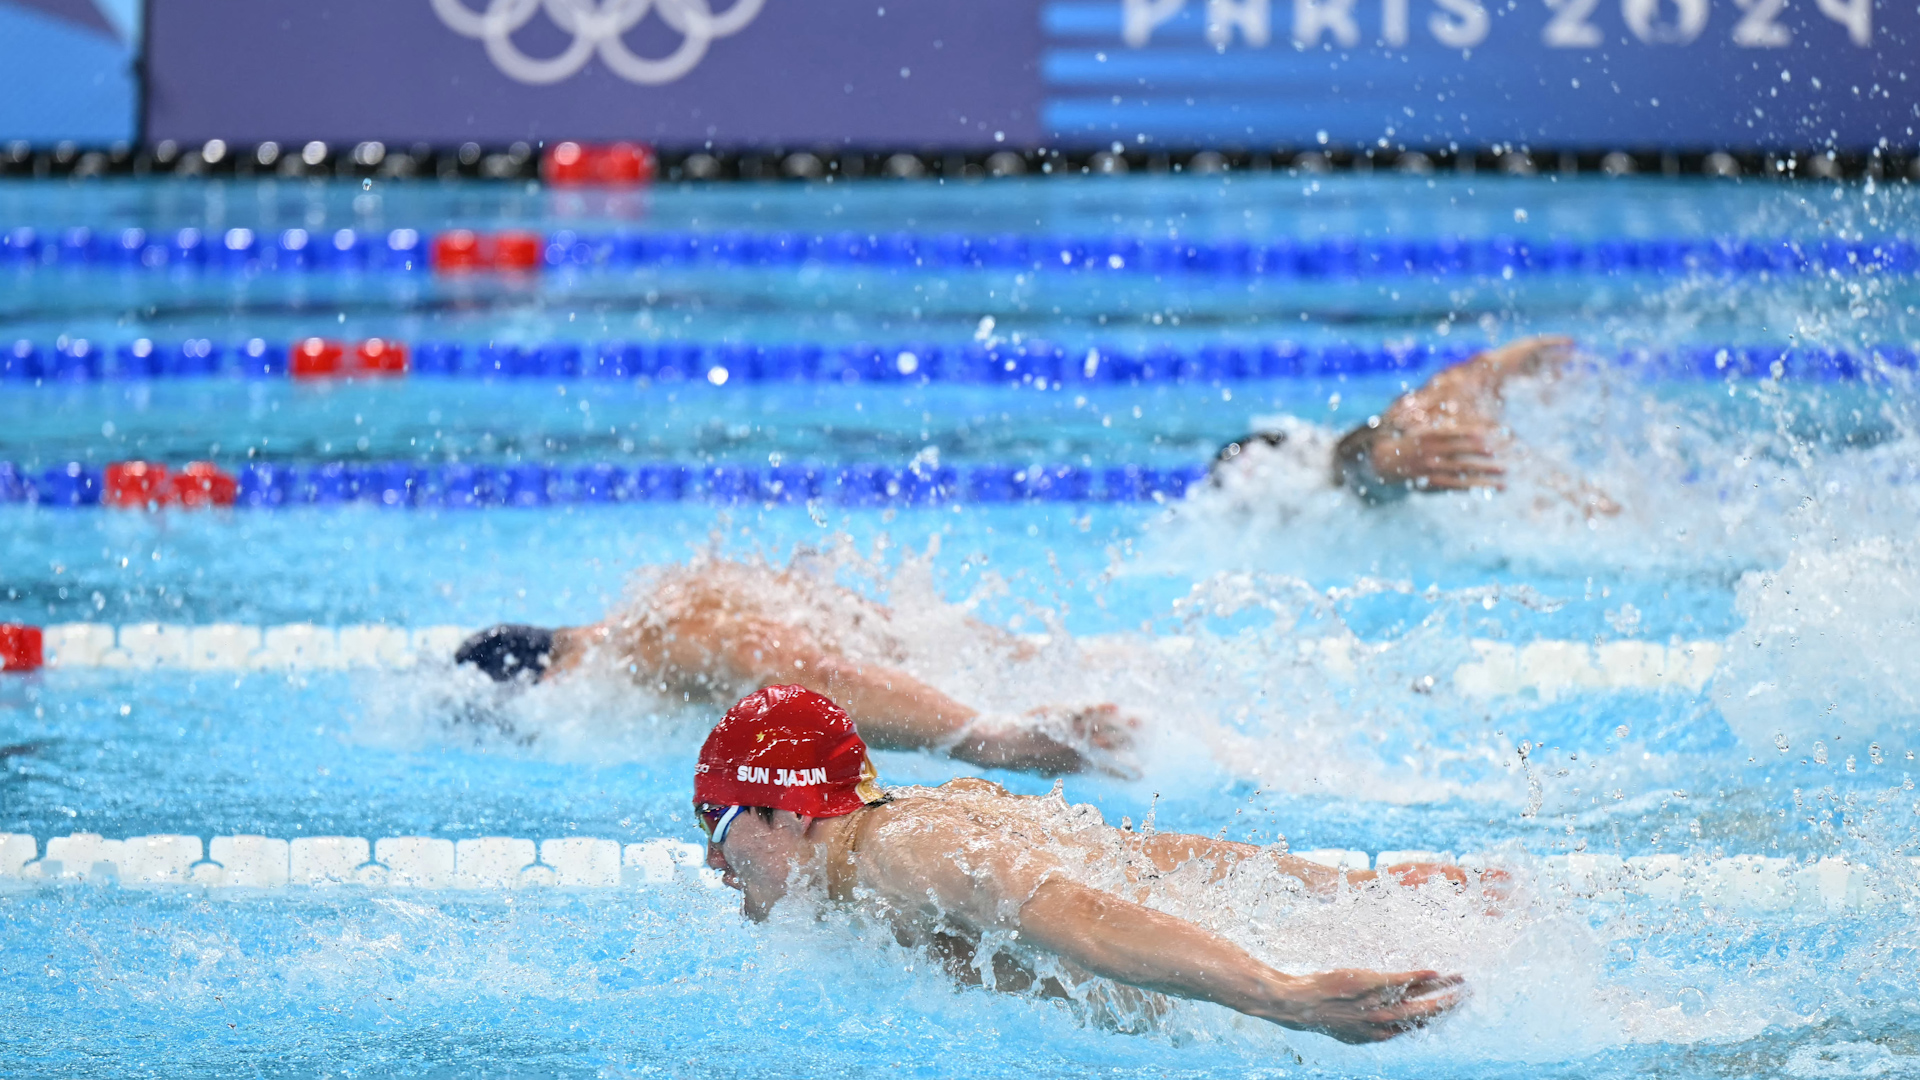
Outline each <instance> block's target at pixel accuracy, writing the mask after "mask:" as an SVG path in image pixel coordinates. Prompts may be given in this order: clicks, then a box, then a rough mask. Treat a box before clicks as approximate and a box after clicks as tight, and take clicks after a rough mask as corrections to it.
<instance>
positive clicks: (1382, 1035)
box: [693, 686, 1466, 1043]
mask: <svg viewBox="0 0 1920 1080" xmlns="http://www.w3.org/2000/svg"><path fill="white" fill-rule="evenodd" d="M694 768H695V773H694V782H693V790H694V796H693V801H694V811H695V814H696V816H697V817H698V819H699V822H700V827H701V829H702V830H703V831H704V832H705V833H706V834H707V839H708V845H707V864H708V865H709V866H711V867H713V868H714V869H716V870H719V871H721V872H722V875H723V880H724V881H725V882H726V884H727V885H729V886H731V887H732V888H735V889H738V890H740V891H741V893H743V894H744V895H745V898H746V899H745V903H744V910H745V913H746V915H747V916H748V917H749V918H752V919H755V920H759V919H764V918H766V917H767V913H768V912H769V911H770V910H771V909H772V908H773V906H774V905H775V904H776V903H777V902H779V901H780V899H781V898H782V897H784V896H785V895H787V893H788V892H789V891H792V890H795V889H800V890H805V891H807V892H810V893H812V894H814V895H816V896H823V897H825V898H826V899H828V900H829V901H832V902H835V903H839V904H848V905H858V906H859V907H861V908H862V909H863V910H866V911H868V912H870V913H872V914H875V915H877V916H879V917H881V918H884V919H886V920H888V921H889V922H890V923H891V924H892V926H893V929H894V931H895V934H896V936H897V937H898V938H899V940H900V941H902V942H903V943H906V944H918V945H922V946H925V947H926V948H928V949H929V950H930V951H931V952H933V953H934V954H935V955H936V956H938V957H940V958H941V959H942V960H943V961H944V962H945V964H946V967H947V969H948V970H949V971H950V972H952V973H953V974H954V975H955V976H956V977H958V978H961V979H963V980H967V981H972V982H979V981H980V980H981V976H980V967H979V964H980V961H981V959H984V960H986V961H987V962H990V963H992V965H993V970H994V973H995V978H994V985H995V986H996V987H997V988H1000V989H1007V990H1014V991H1020V990H1033V991H1037V992H1040V993H1043V994H1051V995H1065V994H1066V986H1065V983H1064V981H1063V980H1071V981H1074V982H1076V983H1077V982H1080V981H1082V980H1084V979H1085V978H1087V977H1100V978H1105V979H1109V980H1112V981H1113V982H1116V983H1122V984H1126V985H1127V986H1130V987H1134V988H1137V989H1138V990H1140V991H1145V992H1147V994H1148V995H1153V994H1165V995H1172V996H1174V997H1184V998H1192V999H1195V1000H1199V1001H1211V1002H1214V1003H1216V1004H1220V1005H1225V1006H1226V1007H1228V1008H1230V1009H1234V1010H1236V1011H1239V1012H1242V1013H1246V1014H1247V1015H1249V1016H1256V1017H1259V1018H1261V1019H1263V1020H1270V1021H1272V1022H1274V1023H1276V1024H1280V1025H1282V1026H1284V1027H1290V1028H1297V1029H1299V1030H1302V1031H1317V1032H1321V1033H1324V1034H1327V1035H1331V1036H1333V1037H1334V1038H1336V1039H1340V1040H1342V1041H1344V1042H1355V1043H1361V1042H1376V1041H1379V1040H1381V1039H1387V1038H1391V1037H1393V1036H1394V1035H1397V1034H1399V1033H1401V1032H1404V1031H1408V1030H1411V1029H1413V1028H1416V1027H1419V1026H1421V1025H1423V1024H1426V1023H1429V1022H1431V1021H1432V1020H1434V1019H1437V1018H1438V1017H1440V1016H1442V1015H1444V1014H1445V1013H1447V1012H1448V1011H1449V1010H1451V1009H1452V1008H1453V1007H1454V1006H1455V1005H1457V1004H1459V1002H1460V1001H1461V999H1462V996H1463V994H1464V991H1463V989H1462V986H1461V980H1460V978H1459V977H1458V976H1455V975H1443V974H1441V973H1439V972H1437V971H1403V972H1397V973H1384V972H1377V971H1363V970H1357V969H1343V970H1338V971H1329V972H1323V973H1321V974H1316V975H1287V974H1284V973H1282V972H1280V971H1277V970H1275V969H1273V968H1272V967H1269V966H1267V965H1266V964H1263V963H1261V962H1260V961H1258V960H1256V959H1254V958H1253V957H1252V956H1250V955H1249V954H1248V953H1247V952H1246V951H1245V950H1243V949H1241V948H1240V947H1239V946H1237V945H1234V944H1233V943H1232V942H1230V941H1228V940H1227V939H1225V938H1223V937H1221V936H1219V935H1218V934H1215V933H1213V932H1211V931H1209V930H1206V929H1203V928H1202V927H1200V926H1197V925H1195V924H1194V923H1191V922H1188V921H1186V920H1185V919H1181V918H1177V917H1175V916H1172V915H1168V914H1165V913H1163V912H1160V911H1157V910H1154V909H1153V908H1150V907H1147V906H1145V904H1143V903H1139V902H1136V900H1134V899H1129V898H1128V896H1127V895H1122V893H1130V894H1133V895H1136V896H1144V895H1146V894H1147V893H1148V892H1149V891H1150V888H1151V883H1152V881H1153V879H1155V878H1157V877H1160V876H1161V875H1164V874H1168V873H1170V872H1172V871H1173V870H1175V869H1176V868H1179V867H1181V866H1182V865H1183V864H1187V863H1190V862H1194V861H1195V860H1199V863H1198V865H1199V866H1200V867H1205V868H1206V870H1205V871H1204V872H1205V873H1206V875H1207V878H1208V880H1218V879H1220V878H1222V877H1224V876H1225V875H1226V874H1227V873H1228V871H1229V870H1230V869H1232V867H1233V866H1234V865H1235V864H1236V863H1242V862H1245V861H1247V860H1250V859H1270V860H1272V861H1273V863H1274V865H1275V867H1276V868H1277V869H1279V870H1280V871H1281V872H1282V873H1284V874H1287V875H1290V876H1292V877H1294V878H1297V879H1299V881H1300V882H1301V883H1302V884H1303V885H1304V886H1305V887H1306V888H1307V889H1309V890H1312V891H1315V892H1319V893H1334V892H1337V891H1338V890H1340V889H1341V888H1342V887H1343V885H1342V882H1343V878H1344V881H1345V882H1346V883H1350V884H1351V883H1363V882H1366V881H1369V880H1372V879H1373V878H1374V877H1375V875H1374V874H1373V873H1371V872H1367V871H1360V872H1357V873H1356V872H1348V873H1346V874H1345V875H1344V876H1343V875H1341V874H1340V873H1339V872H1337V871H1333V870H1329V869H1327V868H1325V867H1322V866H1318V865H1315V864H1313V863H1309V862H1306V861H1305V860H1302V859H1297V858H1293V857H1290V856H1285V855H1277V854H1275V853H1274V852H1272V851H1269V850H1267V849H1263V848H1258V847H1254V846H1253V845H1250V844H1236V843H1229V842H1226V841H1221V840H1210V839H1207V838H1206V837H1201V836H1188V835H1184V834H1180V833H1155V834H1151V835H1147V834H1141V833H1135V832H1131V831H1122V830H1119V829H1113V828H1109V827H1107V826H1106V825H1104V824H1101V823H1098V822H1097V821H1093V822H1089V821H1088V820H1087V818H1086V816H1085V815H1084V813H1076V812H1074V811H1072V810H1069V809H1068V808H1067V806H1066V804H1065V802H1064V801H1061V800H1059V799H1058V798H1054V797H1049V798H1044V799H1043V798H1030V797H1022V796H1015V795H1011V794H1008V793H1007V791H1006V790H1005V789H1004V788H1001V787H1000V786H999V785H997V784H993V783H990V782H988V781H985V780H974V779H964V780H955V781H952V782H950V783H947V784H944V785H942V786H941V787H939V788H933V789H926V788H915V789H902V790H896V791H893V792H883V791H882V790H881V789H880V787H879V786H878V784H877V783H876V782H875V775H874V771H873V766H872V765H871V764H869V763H868V761H867V752H866V744H865V743H863V742H862V741H861V739H860V736H859V734H858V733H857V732H855V730H854V726H853V722H852V721H851V720H850V719H849V718H848V717H847V714H846V713H845V712H843V711H841V710H840V708H839V707H838V706H836V705H834V703H833V702H831V701H829V700H827V699H826V698H823V697H821V696H820V695H819V694H816V693H814V692H812V691H811V690H808V689H806V688H805V687H801V686H769V687H766V688H764V689H761V690H758V691H756V692H754V693H752V694H749V695H747V696H746V697H745V698H743V699H741V701H740V702H739V704H737V705H735V706H734V707H733V708H732V709H730V710H728V712H727V715H726V717H725V718H724V719H722V720H721V721H720V723H719V724H718V725H717V726H715V727H714V729H713V732H712V734H710V735H708V736H707V741H706V745H704V746H703V747H701V749H700V759H699V763H698V764H697V765H696V766H695V767H694ZM1445 869H1446V870H1447V871H1451V873H1450V874H1449V876H1450V877H1452V878H1453V879H1454V880H1455V881H1457V882H1459V883H1461V884H1462V885H1465V884H1466V881H1465V877H1464V875H1463V874H1462V873H1461V872H1460V871H1459V870H1458V868H1455V867H1447V868H1445ZM1389 872H1390V873H1392V874H1393V876H1395V877H1396V878H1399V879H1400V880H1401V881H1402V882H1403V883H1406V884H1418V883H1419V882H1421V881H1423V880H1425V879H1427V878H1430V877H1433V876H1437V872H1438V871H1437V868H1434V867H1430V866H1408V867H1395V868H1391V869H1390V870H1389ZM1096 881H1099V882H1105V883H1106V885H1105V887H1102V886H1101V885H1098V884H1095V883H1094V882H1096ZM1116 889H1117V890H1119V891H1116ZM996 932H1007V933H1010V934H1011V937H1012V939H1013V941H1014V943H1015V944H1014V945H1012V946H1009V949H1008V951H996V953H995V954H994V955H992V956H990V957H986V958H978V959H977V958H976V956H975V953H976V952H977V950H978V948H979V946H980V942H981V939H982V937H983V935H986V934H989V933H996ZM1043 956H1044V957H1047V958H1050V963H1048V964H1047V965H1046V967H1047V968H1048V969H1049V970H1051V971H1056V972H1060V973H1061V974H1058V975H1047V976H1041V975H1038V974H1036V972H1035V968H1034V966H1033V965H1032V964H1031V963H1030V962H1028V961H1027V960H1025V959H1023V957H1030V958H1039V957H1043ZM1147 1000H1148V1001H1149V1002H1150V1001H1151V998H1150V997H1149V998H1148V999H1147Z"/></svg>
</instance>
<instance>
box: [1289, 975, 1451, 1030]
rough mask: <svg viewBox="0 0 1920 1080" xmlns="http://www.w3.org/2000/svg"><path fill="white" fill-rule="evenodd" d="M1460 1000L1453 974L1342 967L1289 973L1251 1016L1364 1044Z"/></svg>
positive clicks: (1428, 1019) (1445, 1010) (1421, 1023)
mask: <svg viewBox="0 0 1920 1080" xmlns="http://www.w3.org/2000/svg"><path fill="white" fill-rule="evenodd" d="M1465 999H1466V989H1465V987H1464V985H1463V980H1462V979H1461V978H1460V976H1458V975H1442V974H1440V973H1439V972H1437V971H1400V972H1391V973H1389V972H1381V971H1365V970H1361V969H1358V968H1342V969H1341V970H1338V971H1328V972H1325V973H1322V974H1319V975H1299V976H1290V977H1289V978H1288V979H1287V985H1286V986H1285V988H1284V989H1283V990H1282V993H1281V995H1280V1000H1279V1001H1277V1002H1275V1003H1274V1006H1273V1008H1272V1009H1270V1010H1262V1011H1260V1012H1257V1013H1255V1014H1254V1015H1256V1016H1261V1017H1263V1018H1264V1019H1267V1020H1271V1021H1273V1022H1274V1023H1276V1024H1280V1025H1282V1026H1284V1027H1290V1028H1297V1029H1299V1030H1301V1031H1317V1032H1320V1033H1321V1034H1323V1035H1331V1036H1332V1037H1334V1038H1336V1039H1339V1040H1340V1041H1341V1042H1344V1043H1370V1042H1380V1041H1382V1040H1385V1039H1391V1038H1393V1037H1394V1036H1395V1035H1399V1034H1402V1033H1404V1032H1408V1031H1412V1030H1413V1029H1415V1028H1419V1027H1425V1026H1426V1025H1427V1024H1430V1023H1432V1022H1433V1021H1435V1020H1438V1019H1439V1018H1440V1017H1442V1016H1445V1015H1446V1014H1447V1013H1449V1012H1451V1011H1453V1010H1454V1009H1455V1008H1457V1007H1458V1006H1459V1005H1460V1003H1461V1002H1462V1001H1464V1000H1465Z"/></svg>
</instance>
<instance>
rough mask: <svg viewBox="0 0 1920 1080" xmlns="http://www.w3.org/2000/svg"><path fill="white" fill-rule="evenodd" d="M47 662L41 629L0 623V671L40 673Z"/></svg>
mask: <svg viewBox="0 0 1920 1080" xmlns="http://www.w3.org/2000/svg"><path fill="white" fill-rule="evenodd" d="M45 662H46V657H45V652H44V645H43V638H42V635H41V631H40V628H39V627H37V626H23V625H21V624H19V623H0V671H38V670H40V667H41V665H42V664H44V663H45Z"/></svg>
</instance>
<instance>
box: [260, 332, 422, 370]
mask: <svg viewBox="0 0 1920 1080" xmlns="http://www.w3.org/2000/svg"><path fill="white" fill-rule="evenodd" d="M408 355H409V353H408V349H407V346H406V345H405V344H404V343H402V342H398V341H388V340H387V339H385V338H368V339H367V340H365V341H362V342H360V343H359V344H357V345H355V346H354V347H353V350H352V351H351V352H349V351H348V350H347V346H346V344H345V343H343V342H339V341H333V340H331V339H329V338H319V337H311V338H305V339H303V340H301V341H299V342H297V343H296V344H295V345H294V346H293V348H292V350H290V351H289V352H288V354H287V374H288V375H290V376H292V377H293V378H296V379H336V378H351V377H353V376H359V375H372V376H387V375H405V374H406V373H407V367H408V363H407V359H408Z"/></svg>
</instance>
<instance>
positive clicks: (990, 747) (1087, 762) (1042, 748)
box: [948, 705, 1140, 780]
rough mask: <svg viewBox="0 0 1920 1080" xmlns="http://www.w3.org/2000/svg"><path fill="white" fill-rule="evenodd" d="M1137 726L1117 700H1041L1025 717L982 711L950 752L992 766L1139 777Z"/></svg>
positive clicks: (967, 759) (1138, 723)
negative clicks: (1050, 702)
mask: <svg viewBox="0 0 1920 1080" xmlns="http://www.w3.org/2000/svg"><path fill="white" fill-rule="evenodd" d="M1139 726H1140V721H1138V720H1136V719H1135V718H1133V717H1131V716H1127V715H1125V714H1123V713H1122V712H1121V711H1120V709H1119V707H1118V706H1114V705H1091V706H1084V707H1066V706H1057V705H1043V706H1041V707H1040V708H1037V709H1032V710H1029V711H1028V712H1027V714H1026V715H1025V716H1024V717H1011V716H993V715H983V716H980V717H978V718H977V719H975V720H974V721H973V722H972V723H970V724H968V725H967V726H966V728H965V729H964V730H963V731H962V732H961V734H960V738H959V740H958V741H957V742H955V743H954V745H953V746H952V747H951V748H950V749H949V751H948V753H950V754H952V755H953V756H954V757H957V758H959V759H960V760H962V761H970V762H972V763H973V764H975V765H985V766H988V767H990V768H1000V769H1019V770H1022V771H1026V772H1037V773H1041V774H1043V775H1046V776H1057V775H1059V774H1061V773H1077V772H1088V771H1093V772H1102V773H1105V774H1107V775H1108V776H1115V777H1119V778H1120V779H1122V780H1135V779H1138V778H1139V776H1140V768H1139V766H1138V765H1137V764H1135V763H1134V761H1133V755H1132V751H1133V733H1134V731H1135V730H1136V729H1138V728H1139Z"/></svg>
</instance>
